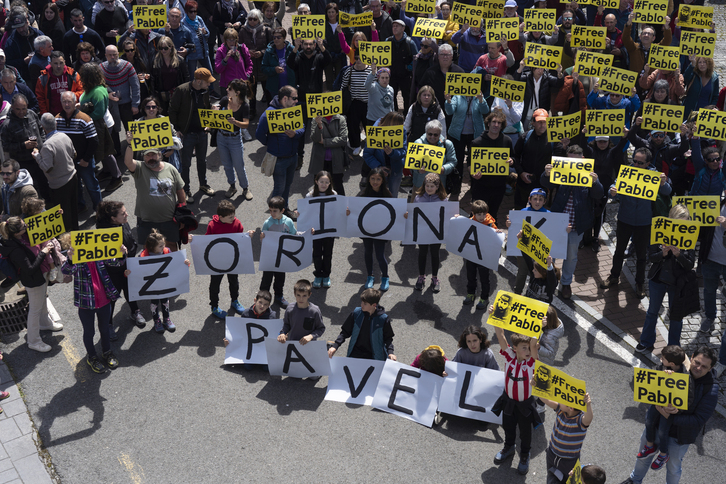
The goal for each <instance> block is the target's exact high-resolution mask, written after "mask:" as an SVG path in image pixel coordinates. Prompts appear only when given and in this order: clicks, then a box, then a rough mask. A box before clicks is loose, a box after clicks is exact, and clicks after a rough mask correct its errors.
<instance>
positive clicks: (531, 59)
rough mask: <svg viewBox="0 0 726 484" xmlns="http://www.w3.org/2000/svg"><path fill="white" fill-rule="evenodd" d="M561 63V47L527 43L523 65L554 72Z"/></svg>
mask: <svg viewBox="0 0 726 484" xmlns="http://www.w3.org/2000/svg"><path fill="white" fill-rule="evenodd" d="M561 63H562V47H561V46H559V45H543V44H538V43H536V42H527V46H526V47H525V50H524V65H526V66H527V67H541V68H542V69H549V70H554V69H557V66H558V65H559V64H561Z"/></svg>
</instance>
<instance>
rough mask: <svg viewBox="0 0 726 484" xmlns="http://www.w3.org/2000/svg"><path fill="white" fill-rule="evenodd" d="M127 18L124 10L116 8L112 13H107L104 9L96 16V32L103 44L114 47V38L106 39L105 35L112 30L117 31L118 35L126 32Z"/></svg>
mask: <svg viewBox="0 0 726 484" xmlns="http://www.w3.org/2000/svg"><path fill="white" fill-rule="evenodd" d="M128 19H129V17H128V14H127V13H126V10H125V9H123V8H121V7H116V8H115V9H114V11H113V12H109V11H108V10H106V9H105V8H104V9H103V10H101V11H100V12H98V15H96V25H94V27H96V28H95V30H96V32H98V35H100V36H101V38H102V39H103V42H104V43H105V44H106V45H107V46H108V45H116V37H106V34H107V33H108V32H110V31H112V30H117V31H118V34H119V35H122V34H123V33H124V32H125V31H126V22H127V21H128Z"/></svg>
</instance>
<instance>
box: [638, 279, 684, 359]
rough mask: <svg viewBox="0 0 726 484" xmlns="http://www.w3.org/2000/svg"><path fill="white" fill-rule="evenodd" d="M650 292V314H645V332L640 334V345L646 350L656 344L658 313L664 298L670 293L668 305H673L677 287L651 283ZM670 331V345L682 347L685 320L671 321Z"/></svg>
mask: <svg viewBox="0 0 726 484" xmlns="http://www.w3.org/2000/svg"><path fill="white" fill-rule="evenodd" d="M648 289H649V290H650V304H649V305H648V312H647V313H645V323H643V332H642V333H641V334H640V344H642V345H643V346H645V347H646V348H650V347H651V346H653V345H654V344H655V325H656V324H657V323H658V311H659V310H660V307H661V305H662V304H663V298H664V297H665V295H666V292H667V293H668V305H669V306H671V305H672V301H673V299H674V298H675V295H676V294H675V290H676V286H672V285H669V284H663V283H662V282H655V281H650V282H649V284H648ZM670 326H671V327H670V329H669V330H668V345H677V346H680V345H681V329H682V328H683V320H682V319H679V320H675V321H674V320H673V319H671V325H670Z"/></svg>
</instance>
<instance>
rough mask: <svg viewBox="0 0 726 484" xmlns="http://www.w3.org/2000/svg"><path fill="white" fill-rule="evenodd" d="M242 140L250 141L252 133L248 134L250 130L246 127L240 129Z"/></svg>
mask: <svg viewBox="0 0 726 484" xmlns="http://www.w3.org/2000/svg"><path fill="white" fill-rule="evenodd" d="M242 140H244V141H252V135H251V134H250V131H249V130H248V129H247V128H245V129H243V130H242Z"/></svg>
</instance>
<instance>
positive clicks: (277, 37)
mask: <svg viewBox="0 0 726 484" xmlns="http://www.w3.org/2000/svg"><path fill="white" fill-rule="evenodd" d="M272 38H273V39H275V40H280V39H284V38H285V37H283V36H282V35H275V36H273V37H272Z"/></svg>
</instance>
